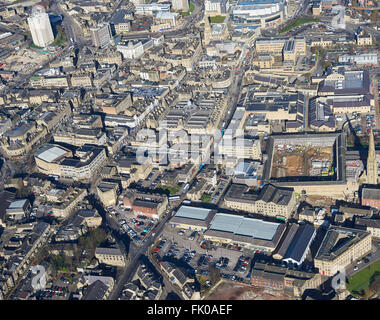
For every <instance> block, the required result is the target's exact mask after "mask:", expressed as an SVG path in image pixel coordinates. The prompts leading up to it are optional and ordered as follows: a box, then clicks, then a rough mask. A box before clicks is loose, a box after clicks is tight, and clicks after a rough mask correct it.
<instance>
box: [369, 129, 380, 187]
mask: <svg viewBox="0 0 380 320" xmlns="http://www.w3.org/2000/svg"><path fill="white" fill-rule="evenodd" d="M377 171H378V170H377V160H376V152H375V137H374V135H373V131H372V128H371V132H370V135H369V143H368V157H367V183H368V184H377V176H378V172H377Z"/></svg>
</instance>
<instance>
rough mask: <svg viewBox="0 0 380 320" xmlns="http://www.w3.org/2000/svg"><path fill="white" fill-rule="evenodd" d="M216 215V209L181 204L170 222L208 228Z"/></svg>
mask: <svg viewBox="0 0 380 320" xmlns="http://www.w3.org/2000/svg"><path fill="white" fill-rule="evenodd" d="M214 215H215V210H210V209H205V208H197V207H189V206H181V207H180V208H179V210H178V211H177V213H176V214H175V216H174V217H173V218H172V219H171V220H170V222H171V223H172V224H176V223H178V224H187V225H193V226H201V227H204V228H207V227H208V226H209V224H210V221H211V219H212V218H213V216H214Z"/></svg>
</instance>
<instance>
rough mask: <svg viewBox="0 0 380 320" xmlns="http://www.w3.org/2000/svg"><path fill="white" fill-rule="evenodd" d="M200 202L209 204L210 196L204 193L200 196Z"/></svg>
mask: <svg viewBox="0 0 380 320" xmlns="http://www.w3.org/2000/svg"><path fill="white" fill-rule="evenodd" d="M201 201H202V202H206V203H209V202H210V201H211V196H210V195H209V194H206V193H204V194H202V197H201Z"/></svg>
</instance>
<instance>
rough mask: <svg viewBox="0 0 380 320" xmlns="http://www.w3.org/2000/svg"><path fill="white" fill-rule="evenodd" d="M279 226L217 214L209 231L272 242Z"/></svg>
mask: <svg viewBox="0 0 380 320" xmlns="http://www.w3.org/2000/svg"><path fill="white" fill-rule="evenodd" d="M279 225H280V224H279V223H275V222H267V221H263V220H259V219H252V218H246V217H243V216H237V215H232V214H225V213H217V214H216V215H215V217H214V219H213V220H212V221H211V225H210V230H216V231H222V232H230V233H234V234H236V235H242V236H248V237H252V238H256V239H263V240H272V238H273V236H274V235H275V233H276V231H277V229H278V226H279Z"/></svg>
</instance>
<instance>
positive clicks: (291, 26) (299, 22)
mask: <svg viewBox="0 0 380 320" xmlns="http://www.w3.org/2000/svg"><path fill="white" fill-rule="evenodd" d="M320 21H321V20H320V19H318V18H312V17H305V18H297V19H296V20H294V21H292V22H290V23H289V24H288V25H286V26H285V27H284V28H282V29H281V30H280V33H286V32H289V31H290V30H293V29H294V28H296V27H298V26H300V25H303V24H305V23H310V22H320Z"/></svg>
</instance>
